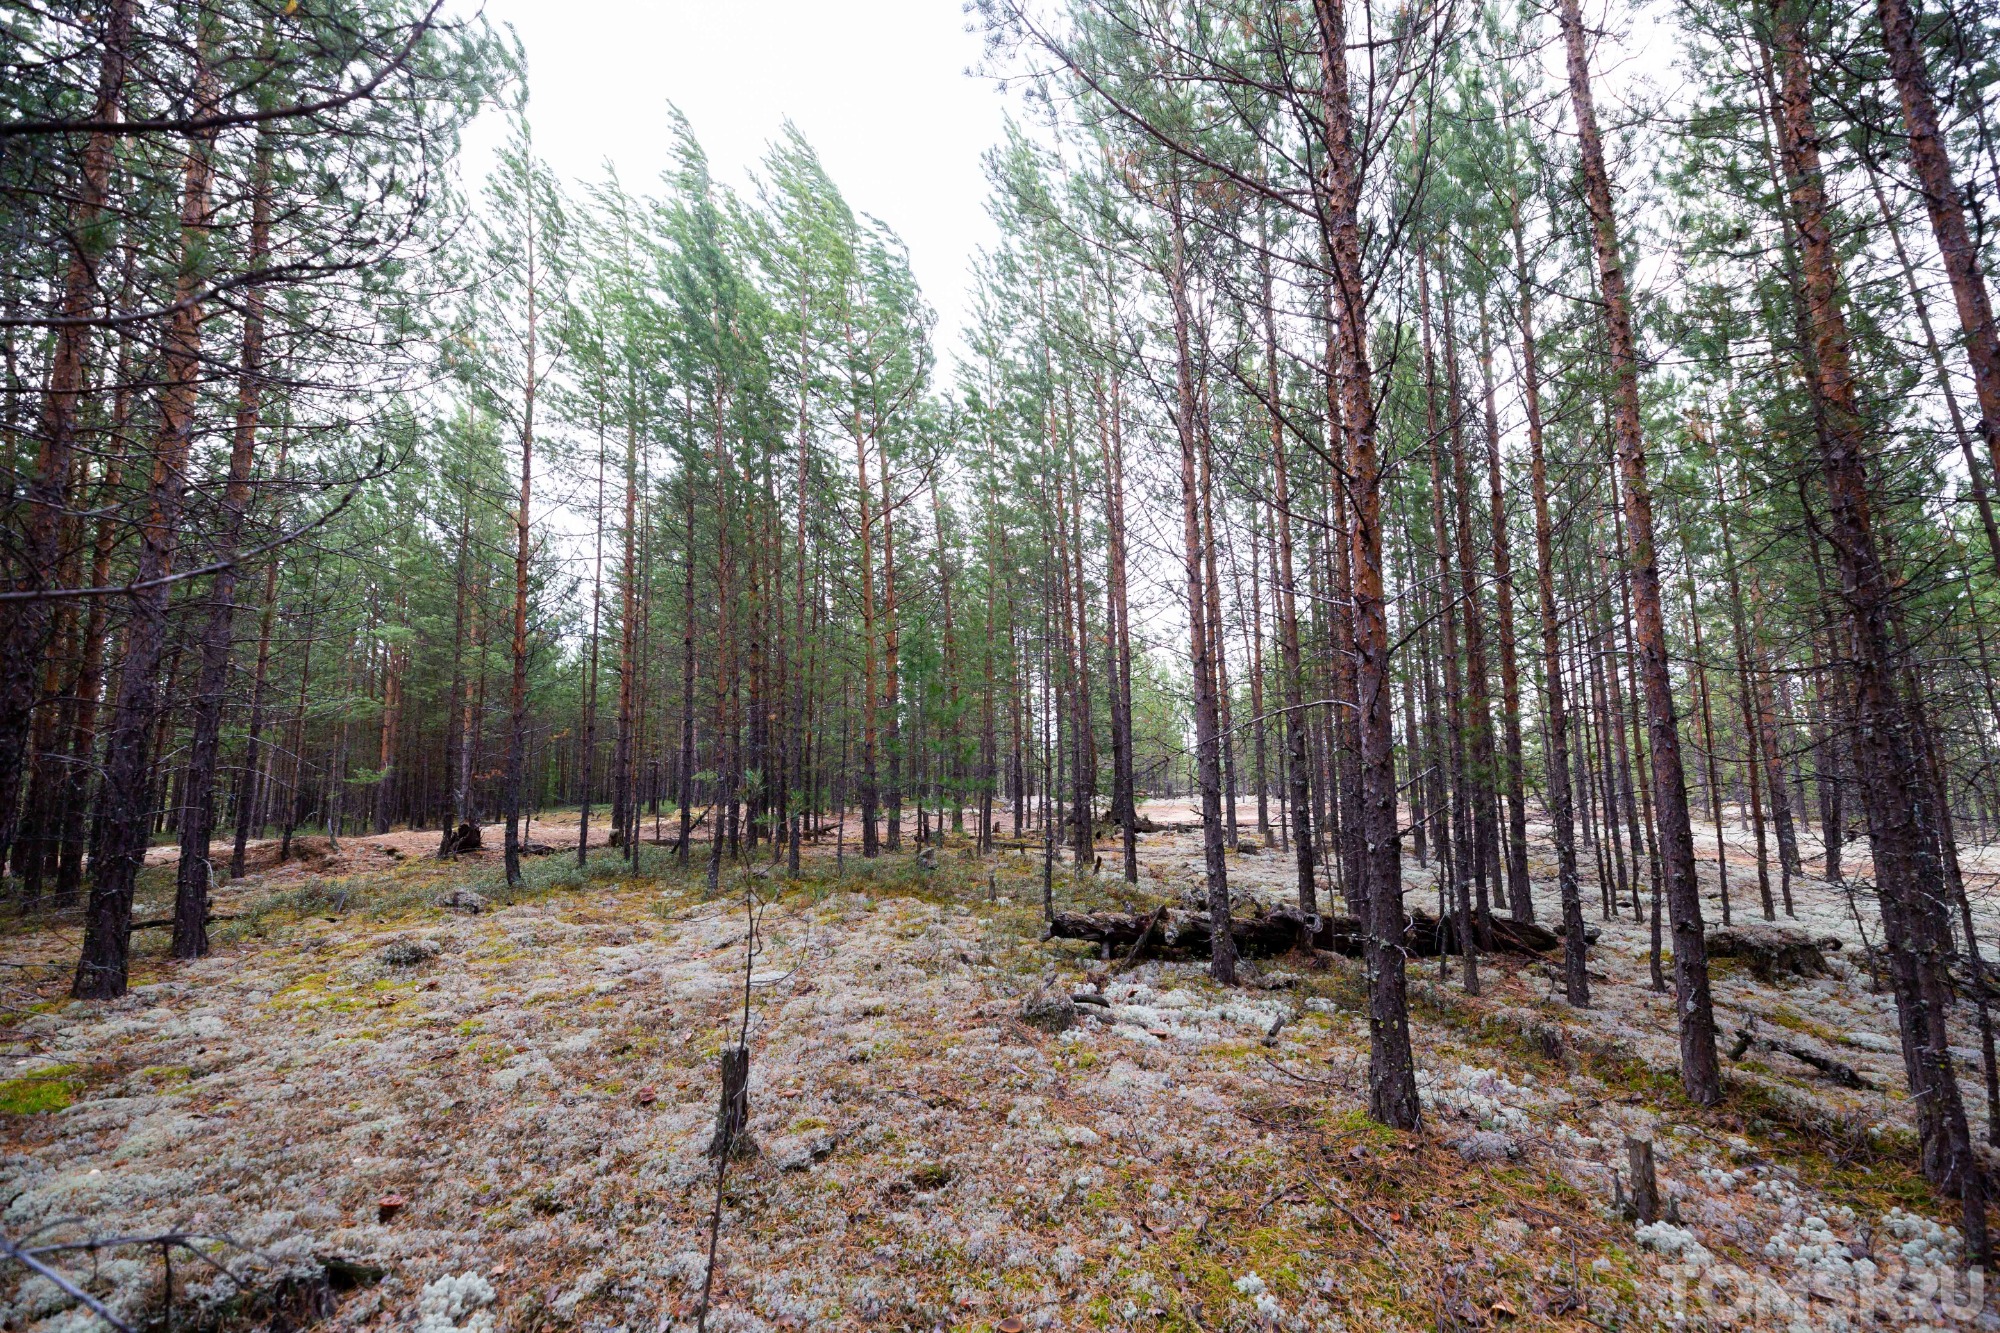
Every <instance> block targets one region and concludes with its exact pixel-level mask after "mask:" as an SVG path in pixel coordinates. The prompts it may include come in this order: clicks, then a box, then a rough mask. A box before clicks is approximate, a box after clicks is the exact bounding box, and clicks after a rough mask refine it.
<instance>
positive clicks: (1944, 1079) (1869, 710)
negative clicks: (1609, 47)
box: [1773, 0, 1988, 1263]
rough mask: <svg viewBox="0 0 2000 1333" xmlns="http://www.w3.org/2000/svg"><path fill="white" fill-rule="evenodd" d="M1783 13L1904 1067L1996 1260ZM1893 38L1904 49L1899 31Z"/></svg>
mask: <svg viewBox="0 0 2000 1333" xmlns="http://www.w3.org/2000/svg"><path fill="white" fill-rule="evenodd" d="M1884 10H1885V11H1900V13H1896V12H1885V15H1884V17H1885V24H1886V22H1887V21H1888V20H1891V19H1895V20H1898V21H1900V20H1901V19H1907V17H1908V10H1907V8H1905V7H1903V6H1901V5H1899V4H1896V3H1895V0H1890V3H1889V4H1886V5H1885V6H1884ZM1773 17H1774V19H1775V21H1776V36H1777V40H1776V47H1777V54H1778V58H1779V66H1780V70H1781V74H1782V83H1781V94H1780V105H1779V113H1780V114H1779V116H1778V118H1777V119H1778V129H1779V139H1780V145H1781V149H1782V156H1783V160H1784V167H1785V177H1786V184H1787V186H1788V189H1789V193H1790V200H1789V202H1790V205H1791V209H1790V211H1791V218H1790V221H1791V224H1792V230H1793V232H1794V233H1795V235H1796V236H1797V238H1798V245H1799V258H1800V266H1801V269H1802V274H1803V284H1802V285H1803V292H1804V297H1805V301H1806V321H1807V325H1808V328H1809V330H1810V332H1811V335H1812V346H1811V351H1812V370H1813V380H1812V387H1813V391H1814V394H1815V397H1816V398H1817V400H1818V407H1819V409H1820V410H1819V412H1818V414H1817V421H1816V424H1817V425H1818V427H1819V429H1818V430H1817V431H1816V432H1815V433H1816V435H1817V438H1818V443H1819V452H1820V465H1821V468H1822V470H1823V473H1824V476H1825V479H1826V487H1827V500H1828V512H1827V522H1826V527H1825V533H1826V537H1827V540H1828V541H1829V542H1830V543H1831V544H1832V546H1833V548H1834V552H1835V555H1836V559H1837V563H1838V565H1839V567H1840V583H1841V588H1840V593H1841V600H1842V601H1843V602H1844V603H1845V604H1846V608H1847V621H1848V631H1849V642H1850V645H1851V651H1852V665H1851V668H1850V670H1851V674H1852V677H1853V683H1854V694H1855V713H1856V723H1857V725H1856V727H1855V729H1854V741H1853V748H1854V760H1855V766H1856V768H1857V770H1858V771H1859V777H1860V780H1861V781H1860V785H1861V794H1862V799H1863V803H1864V804H1865V805H1866V807H1867V810H1868V840H1869V845H1870V848H1871V850H1872V851H1873V853H1874V858H1875V874H1876V880H1877V887H1878V892H1877V898H1878V900H1879V902H1880V904H1881V910H1882V925H1883V929H1884V933H1885V936H1886V940H1887V944H1888V950H1889V960H1890V977H1891V981H1892V984H1893V987H1894V990H1895V996H1896V1010H1897V1017H1898V1019H1899V1026H1900V1029H1901V1035H1902V1041H1903V1059H1904V1065H1905V1068H1906V1071H1907V1073H1908V1076H1909V1083H1910V1092H1911V1102H1912V1104H1913V1105H1914V1106H1915V1108H1916V1119H1917V1124H1918V1129H1919V1133H1920V1136H1921V1140H1922V1144H1923V1163H1924V1172H1925V1174H1926V1175H1927V1176H1928V1177H1929V1178H1930V1179H1931V1180H1932V1182H1933V1183H1935V1184H1937V1185H1938V1186H1939V1187H1940V1188H1942V1189H1944V1190H1946V1191H1948V1192H1950V1193H1952V1194H1955V1195H1957V1196H1958V1198H1959V1199H1960V1201H1961V1202H1962V1204H1963V1210H1962V1214H1961V1217H1962V1221H1961V1225H1962V1226H1963V1228H1964V1233H1965V1240H1966V1252H1967V1255H1968V1256H1969V1257H1971V1258H1973V1259H1974V1260H1975V1261H1976V1262H1980V1263H1984V1262H1985V1260H1986V1257H1987V1250H1988V1245H1987V1234H1986V1200H1985V1172H1984V1171H1983V1169H1982V1168H1981V1167H1980V1165H1979V1163H1978V1160H1977V1158H1976V1156H1975V1154H1974V1152H1973V1149H1972V1142H1971V1136H1970V1134H1969V1132H1968V1130H1967V1126H1966V1120H1965V1107H1964V1103H1963V1102H1962V1100H1961V1098H1960V1095H1959V1089H1958V1082H1957V1078H1956V1075H1955V1073H1954V1070H1953V1065H1952V1056H1951V1040H1950V1030H1949V1017H1950V1003H1951V988H1950V982H1949V979H1948V977H1947V976H1946V974H1945V957H1946V954H1947V952H1948V949H1949V940H1950V927H1949V923H1948V921H1947V919H1946V915H1945V908H1944V904H1943V902H1942V900H1941V898H1940V896H1939V895H1938V894H1937V893H1935V892H1934V891H1933V888H1932V886H1933V885H1935V884H1937V883H1938V882H1939V881H1940V879H1941V876H1942V867H1940V866H1939V865H1938V863H1937V856H1936V850H1935V848H1936V843H1935V841H1934V831H1933V830H1931V829H1929V828H1927V827H1926V822H1927V810H1926V808H1925V807H1926V804H1927V802H1926V801H1925V800H1924V796H1923V790H1922V787H1921V785H1917V784H1912V783H1911V782H1910V780H1909V779H1910V775H1911V774H1912V773H1914V772H1917V771H1918V769H1917V765H1918V764H1920V763H1921V761H1922V751H1923V746H1922V744H1921V740H1920V737H1919V736H1918V734H1917V729H1916V727H1915V725H1914V721H1913V719H1912V717H1911V714H1910V711H1909V709H1908V707H1907V705H1906V703H1905V701H1904V699H1903V697H1902V695H1901V692H1900V690H1899V687H1898V681H1897V678H1896V674H1897V673H1896V665H1895V649H1894V636H1893V617H1894V609H1893V597H1894V591H1893V589H1894V584H1893V581H1892V579H1891V577H1890V575H1889V572H1888V570H1887V569H1886V568H1885V567H1884V564H1883V561H1882V557H1881V551H1880V546H1879V544H1878V539H1877V537H1876V534H1875V530H1874V515H1873V513H1872V502H1871V499H1870V494H1869V492H1870V484H1869V476H1868V444H1867V434H1866V428H1865V423H1864V421H1863V419H1862V417H1861V414H1860V407H1859V399H1858V395H1857V393H1856V390H1855V385H1854V380H1853V373H1852V371H1851V369H1850V360H1849V340H1848V332H1847V321H1846V316H1845V314H1844V313H1843V312H1842V310H1841V296H1840V291H1839V285H1840V271H1839V260H1838V257H1837V252H1836V250H1835V242H1834V239H1833V235H1832V231H1831V228H1830V226H1829V217H1828V212H1829V209H1828V204H1827V200H1826V192H1825V186H1824V184H1823V182H1822V178H1821V171H1820V156H1819V129H1818V126H1817V124H1816V123H1815V121H1814V117H1813V108H1812V100H1811V98H1812V94H1811V81H1810V74H1809V71H1808V70H1807V67H1806V53H1805V52H1806V48H1805V36H1804V32H1803V30H1802V26H1801V20H1800V19H1799V17H1798V16H1797V15H1796V14H1795V13H1793V12H1792V11H1791V9H1790V8H1789V6H1788V5H1787V4H1784V3H1776V4H1774V5H1773ZM1889 40H1890V42H1891V50H1892V55H1893V53H1894V50H1895V46H1894V42H1895V39H1894V38H1893V37H1892V38H1890V39H1889ZM1913 54H1914V52H1913V51H1912V52H1908V53H1906V55H1913ZM1902 72H1904V73H1907V70H1904V71H1902ZM1899 82H1903V80H1902V79H1900V78H1899ZM1903 91H1904V93H1905V110H1906V112H1907V111H1908V110H1909V109H1910V105H1911V98H1910V90H1909V88H1908V87H1907V86H1906V87H1905V88H1904V90H1903ZM1920 109H1921V108H1920ZM1932 147H1933V148H1934V149H1935V148H1936V147H1937V146H1936V145H1933V146H1932ZM1939 155H1940V157H1941V150H1939ZM1917 157H1918V162H1919V165H1920V167H1921V166H1922V164H1923V162H1924V153H1923V152H1922V151H1921V150H1920V151H1918V152H1917Z"/></svg>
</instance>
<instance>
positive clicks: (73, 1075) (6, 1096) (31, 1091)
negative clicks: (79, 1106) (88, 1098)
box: [0, 1065, 83, 1115]
mask: <svg viewBox="0 0 2000 1333" xmlns="http://www.w3.org/2000/svg"><path fill="white" fill-rule="evenodd" d="M82 1086H83V1079H82V1077H81V1076H80V1073H79V1071H78V1070H77V1067H76V1066H75V1065H51V1066H49V1067H48V1068H47V1069H37V1070H35V1071H34V1072H33V1073H29V1074H24V1075H22V1076H21V1077H20V1078H10V1079H7V1080H6V1081H5V1082H0V1115H44V1114H46V1113H48V1112H50V1111H60V1110H62V1109H63V1108H64V1107H66V1106H68V1105H70V1104H71V1103H72V1102H74V1101H75V1100H76V1094H77V1092H78V1090H79V1089H81V1088H82Z"/></svg>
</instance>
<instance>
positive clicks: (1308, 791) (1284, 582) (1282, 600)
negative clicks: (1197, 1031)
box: [1260, 260, 1338, 913]
mask: <svg viewBox="0 0 2000 1333" xmlns="http://www.w3.org/2000/svg"><path fill="white" fill-rule="evenodd" d="M1260 262H1261V263H1262V265H1263V268H1262V276H1263V283H1264V392H1265V395H1266V403H1265V410H1266V412H1267V413H1268V415H1269V416H1270V419H1271V487H1272V491H1271V507H1272V510H1273V518H1274V522H1275V530H1274V535H1275V539H1276V544H1277V569H1278V585H1277V587H1278V590H1277V601H1278V607H1277V611H1278V656H1279V661H1280V663H1281V664H1282V667H1283V670H1284V685H1283V698H1284V703H1285V783H1286V788H1287V791H1288V792H1289V793H1290V797H1289V805H1290V807H1291V820H1292V831H1291V838H1292V856H1293V858H1294V860H1295V861H1296V863H1297V869H1298V885H1299V908H1300V910H1301V911H1304V912H1307V913H1317V912H1318V911H1319V894H1318V890H1317V887H1316V880H1315V878H1314V873H1315V872H1314V866H1313V827H1312V822H1313V821H1312V768H1311V764H1310V762H1309V760H1308V758H1307V755H1306V711H1305V694H1304V687H1305V670H1304V665H1303V663H1302V661H1301V652H1300V647H1299V606H1298V583H1297V581H1296V577H1295V573H1294V565H1293V559H1292V553H1293V542H1292V490H1291V463H1290V459H1289V456H1288V454H1287V451H1286V449H1285V426H1284V416H1283V411H1282V407H1281V404H1280V401H1279V398H1278V323H1277V313H1276V305H1275V301H1274V299H1273V294H1272V291H1271V272H1270V266H1269V261H1268V260H1261V261H1260ZM1337 384H1338V381H1335V382H1334V383H1333V384H1332V385H1330V386H1329V388H1328V391H1327V397H1328V401H1329V402H1331V401H1332V400H1333V399H1334V398H1335V397H1336V396H1337V393H1338V388H1337Z"/></svg>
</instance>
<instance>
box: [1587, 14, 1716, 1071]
mask: <svg viewBox="0 0 2000 1333" xmlns="http://www.w3.org/2000/svg"><path fill="white" fill-rule="evenodd" d="M1562 26H1563V35H1564V39H1565V45H1566V46H1567V55H1568V65H1569V86H1570V100H1571V102H1572V103H1573V105H1574V109H1575V113H1576V124H1577V138H1578V143H1579V147H1580V149H1581V151H1582V158H1583V175H1584V195H1585V201H1586V203H1587V204H1588V205H1589V210H1590V218H1591V243H1592V248H1593V249H1594V250H1595V252H1596V255H1597V267H1598V281H1599V285H1600V289H1601V292H1602V295H1603V299H1604V319H1605V334H1606V342H1607V343H1608V344H1609V351H1610V356H1611V372H1612V378H1613V381H1614V383H1613V392H1614V397H1613V407H1614V411H1613V414H1612V421H1613V434H1614V437H1615V439H1616V441H1617V445H1618V463H1619V469H1620V471H1621V473H1622V475H1623V480H1624V483H1625V521H1626V527H1627V540H1628V542H1629V543H1630V549H1631V576H1632V609H1633V616H1634V620H1635V622H1636V623H1635V625H1634V630H1635V634H1636V637H1637V640H1638V647H1639V659H1640V660H1639V677H1640V680H1641V682H1642V683H1643V684H1644V685H1645V687H1646V722H1647V740H1648V743H1649V748H1650V749H1651V751H1652V758H1653V793H1654V800H1655V802H1656V804H1657V807H1658V812H1659V826H1660V827H1659V843H1660V863H1661V869H1662V871H1663V873H1664V875H1665V876H1666V881H1667V883H1666V890H1667V911H1668V915H1669V917H1670V919H1671V921H1672V924H1673V935H1674V945H1673V948H1674V979H1675V982H1676V989H1675V996H1674V1002H1675V1006H1676V1008H1677V1009H1678V1010H1679V1015H1680V1029H1681V1031H1680V1038H1681V1042H1680V1044H1681V1083H1682V1086H1683V1087H1684V1088H1685V1089H1686V1090H1687V1094H1688V1097H1689V1098H1690V1099H1691V1100H1693V1101H1694V1102H1696V1103H1698V1104H1699V1105H1702V1106H1713V1105H1714V1104H1715V1103H1716V1102H1718V1101H1720V1100H1721V1099H1722V1071H1721V1066H1720V1064H1719V1062H1718V1060H1717V1058H1716V1051H1715V1013H1714V1009H1713V1006H1712V1003H1711V1001H1710V999H1709V989H1708V953H1707V947H1706V945H1705V943H1704V937H1703V930H1702V921H1701V892H1700V888H1699V886H1698V884H1697V883H1696V880H1695V874H1694V833H1693V830H1692V828H1691V827H1690V825H1689V823H1688V808H1687V783H1686V780H1685V778H1684V776H1683V773H1682V769H1681V746H1680V731H1679V728H1678V725H1677V724H1676V721H1675V717H1674V698H1673V681H1672V677H1671V676H1670V675H1669V673H1668V660H1667V640H1666V622H1665V618H1664V616H1663V615H1662V612H1661V608H1660V569H1659V562H1658V560H1657V558H1656V556H1655V554H1654V542H1653V497H1652V490H1651V487H1650V486H1649V484H1648V482H1647V480H1646V447H1645V440H1644V438H1643V437H1642V435H1641V434H1640V428H1639V361H1638V352H1637V347H1636V345H1635V342H1634V339H1633V332H1632V303H1631V297H1630V296H1629V294H1628V293H1627V291H1626V284H1625V268H1624V261H1623V259H1621V258H1620V255H1619V246H1618V217H1617V214H1616V212H1615V211H1614V210H1613V206H1612V200H1611V177H1610V174H1609V172H1608V171H1607V170H1606V168H1605V165H1604V145H1603V142H1602V140H1601V139H1600V138H1599V135H1598V130H1597V111H1596V107H1595V105H1594V103H1593V102H1592V99H1591V91H1590V69H1589V65H1588V62H1587V60H1586V58H1585V55H1584V33H1583V15H1582V13H1581V10H1580V8H1579V5H1578V0H1563V4H1562Z"/></svg>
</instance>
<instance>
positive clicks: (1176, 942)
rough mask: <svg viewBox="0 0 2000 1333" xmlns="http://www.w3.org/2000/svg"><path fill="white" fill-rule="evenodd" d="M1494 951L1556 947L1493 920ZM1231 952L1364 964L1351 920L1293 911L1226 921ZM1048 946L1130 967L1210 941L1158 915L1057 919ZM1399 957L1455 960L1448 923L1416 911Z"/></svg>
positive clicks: (1552, 938)
mask: <svg viewBox="0 0 2000 1333" xmlns="http://www.w3.org/2000/svg"><path fill="white" fill-rule="evenodd" d="M1493 927H1494V929H1493V940H1494V948H1495V949H1496V950H1497V951H1499V952H1502V953H1519V954H1543V953H1548V952H1550V951H1552V950H1554V949H1556V948H1558V947H1559V946H1560V944H1561V941H1560V940H1559V939H1558V938H1557V937H1556V935H1555V933H1554V932H1553V931H1550V930H1547V929H1545V928H1543V927H1541V926H1537V925H1534V924H1532V923H1523V922H1518V921H1511V920H1509V921H1502V920H1496V921H1494V923H1493ZM1229 929H1230V934H1231V935H1233V936H1234V937H1235V939H1236V952H1237V953H1238V955H1240V956H1242V957H1245V958H1275V957H1277V956H1278V955H1280V954H1286V953H1290V952H1292V951H1293V950H1294V949H1301V948H1306V947H1308V946H1310V947H1312V948H1316V949H1324V950H1327V951H1329V952H1332V953H1337V954H1340V955H1342V956H1343V957H1347V958H1359V957H1361V956H1362V953H1363V952H1364V949H1365V945H1366V934H1365V932H1364V930H1363V927H1362V924H1361V923H1360V922H1359V921H1357V920H1355V919H1354V918H1353V917H1347V916H1319V917H1309V916H1307V915H1306V914H1305V913H1303V912H1300V911H1299V910H1298V909H1297V908H1294V907H1280V908H1278V909H1277V910H1275V911H1272V912H1268V913H1265V914H1262V915H1259V916H1250V917H1237V916H1233V917H1231V918H1230V921H1229ZM1048 938H1050V939H1068V940H1089V941H1091V942H1092V943H1094V944H1096V945H1098V946H1099V949H1100V950H1101V951H1102V952H1103V953H1104V954H1105V955H1106V956H1122V957H1123V959H1124V960H1125V961H1124V963H1123V967H1130V966H1132V964H1133V963H1135V962H1137V961H1138V960H1139V958H1140V957H1141V956H1142V955H1144V954H1148V953H1152V954H1157V955H1159V956H1162V957H1198V956H1205V955H1206V954H1207V953H1208V952H1209V949H1210V946H1211V942H1212V941H1213V939H1214V934H1213V931H1212V929H1211V927H1210V924H1209V917H1208V913H1206V912H1183V911H1170V910H1167V909H1164V908H1162V909H1157V910H1155V911H1153V912H1151V913H1148V914H1146V915H1143V916H1141V915H1137V914H1134V913H1128V912H1057V913H1056V914H1055V916H1054V917H1052V918H1051V919H1050V921H1049V931H1048ZM1402 944H1403V950H1404V952H1405V953H1407V954H1408V955H1409V956H1411V957H1413V958H1435V957H1437V956H1438V954H1439V953H1440V952H1444V953H1456V952H1457V949H1458V946H1457V944H1456V942H1455V940H1454V938H1453V936H1452V933H1451V923H1450V922H1449V921H1445V922H1439V921H1436V920H1433V919H1432V918H1431V917H1430V916H1428V915H1426V914H1425V913H1423V912H1421V911H1419V912H1416V913H1414V914H1413V915H1411V916H1410V917H1409V918H1407V919H1406V920H1405V921H1404V923H1403V940H1402Z"/></svg>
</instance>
